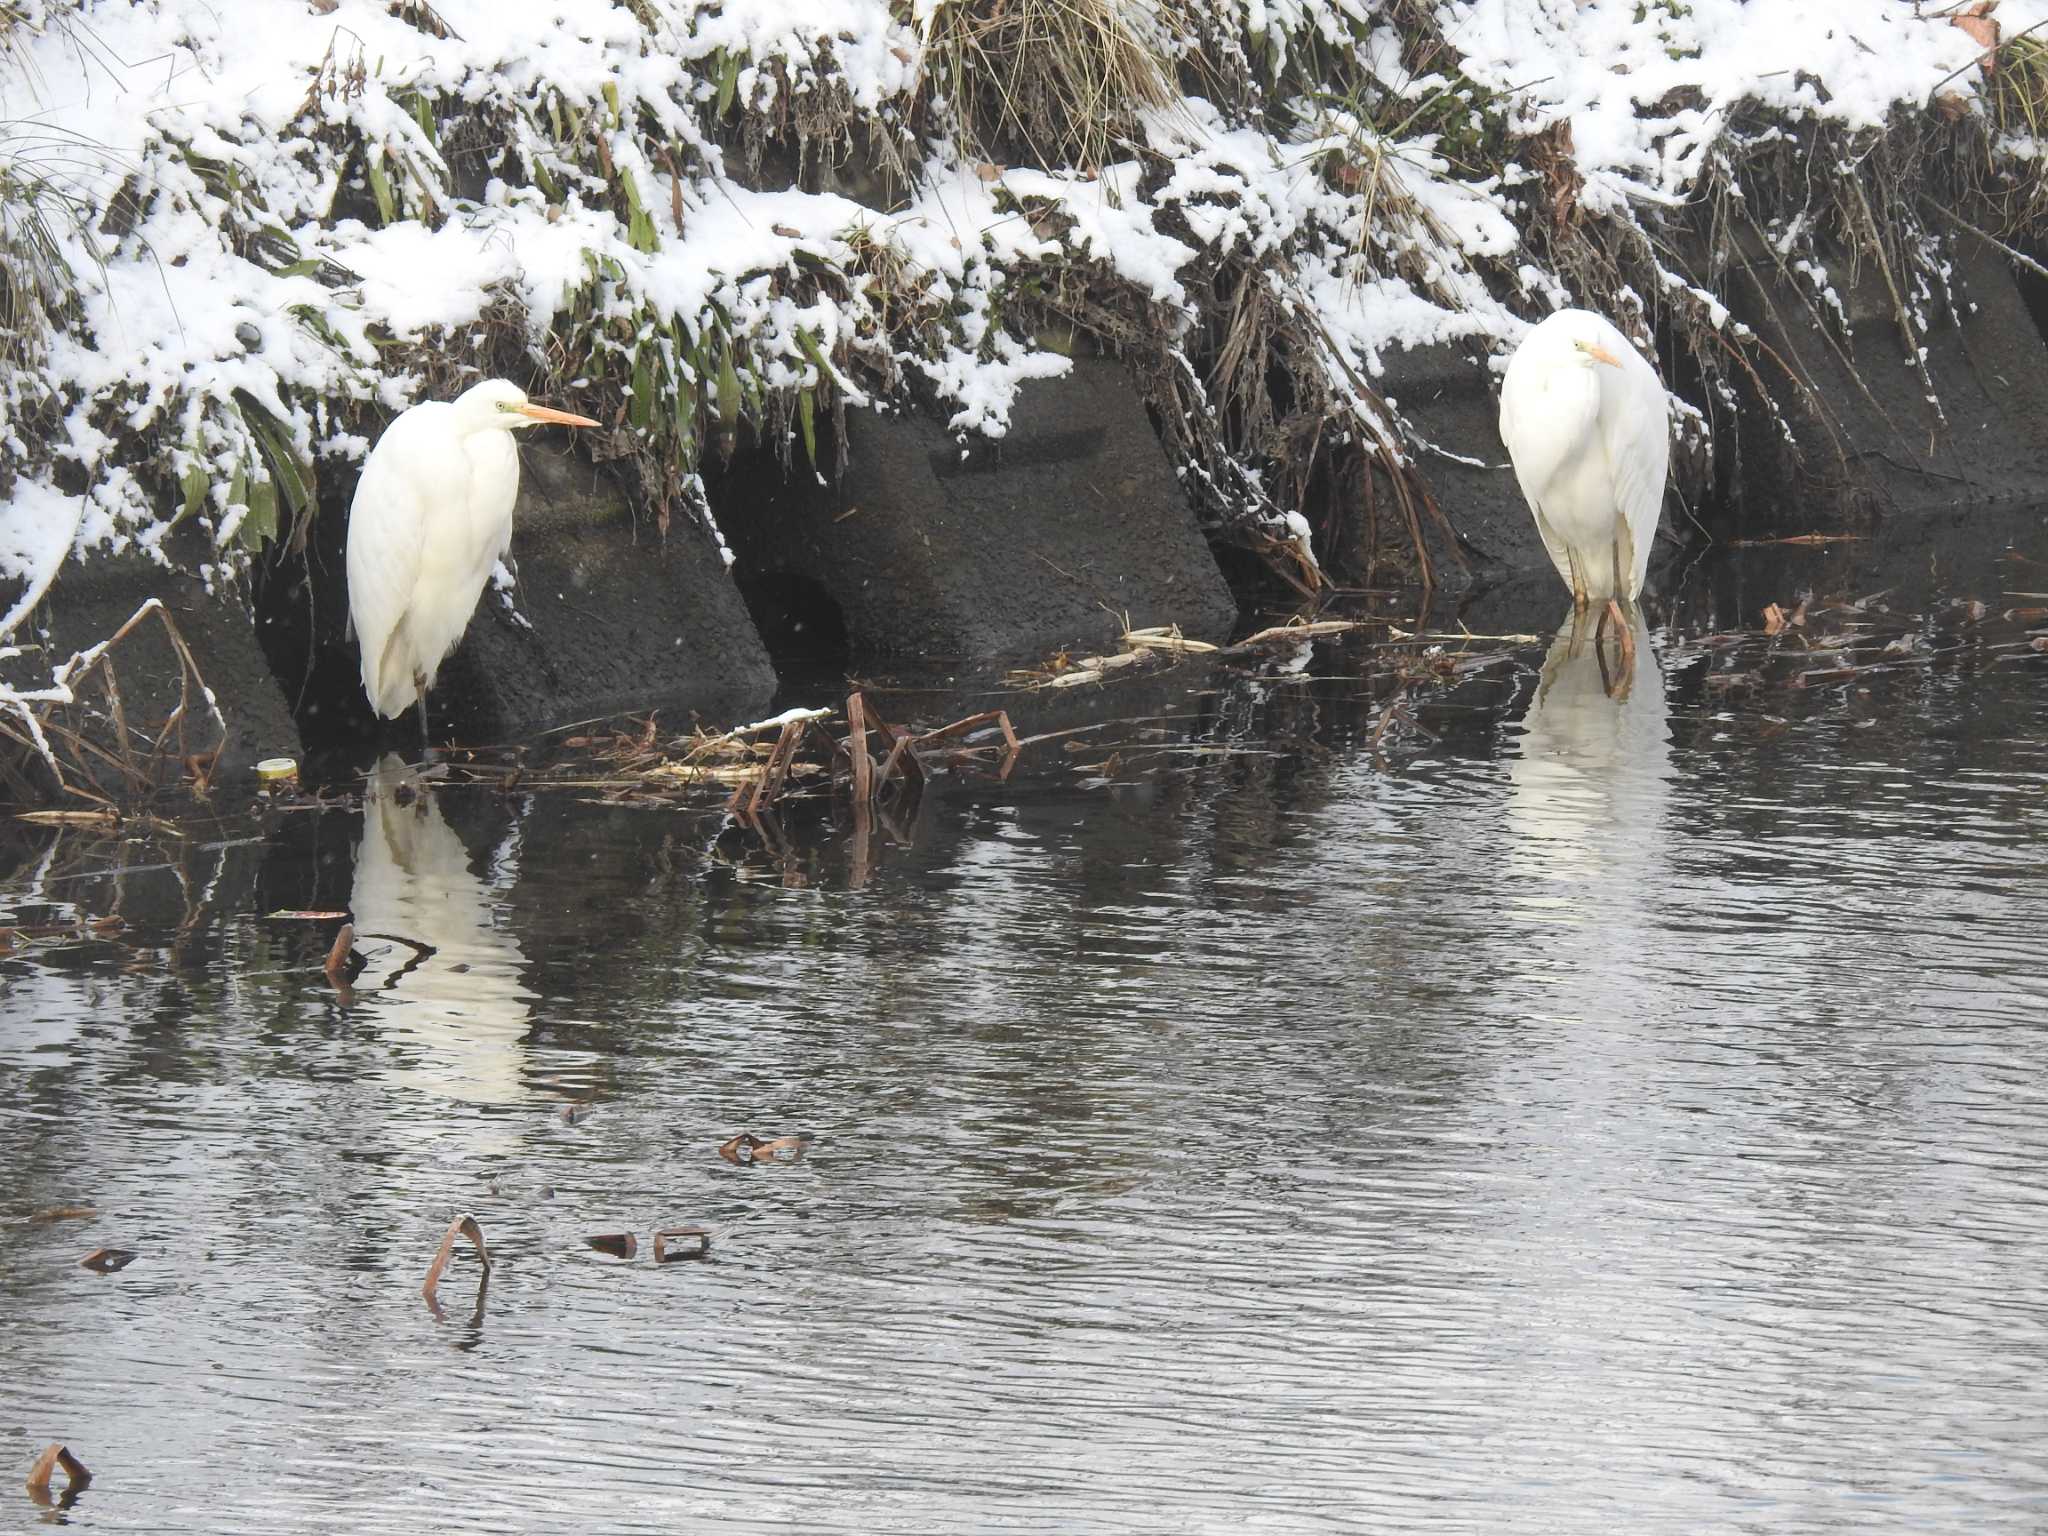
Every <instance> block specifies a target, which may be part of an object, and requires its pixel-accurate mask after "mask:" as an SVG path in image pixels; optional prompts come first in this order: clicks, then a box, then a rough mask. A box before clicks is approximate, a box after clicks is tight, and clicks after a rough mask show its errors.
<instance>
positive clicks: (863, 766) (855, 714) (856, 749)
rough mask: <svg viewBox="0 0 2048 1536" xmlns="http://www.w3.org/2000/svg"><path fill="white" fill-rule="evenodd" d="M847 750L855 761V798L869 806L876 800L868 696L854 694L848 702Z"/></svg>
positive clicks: (849, 697)
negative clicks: (871, 757)
mask: <svg viewBox="0 0 2048 1536" xmlns="http://www.w3.org/2000/svg"><path fill="white" fill-rule="evenodd" d="M846 750H847V753H848V755H849V756H851V757H852V759H853V798H854V801H855V803H856V804H859V805H867V804H869V803H871V802H872V801H873V800H874V798H875V765H874V762H873V761H872V760H871V759H870V758H869V757H868V717H867V695H865V694H862V693H854V694H851V695H849V696H848V698H847V700H846Z"/></svg>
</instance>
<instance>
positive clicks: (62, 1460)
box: [28, 1445, 92, 1504]
mask: <svg viewBox="0 0 2048 1536" xmlns="http://www.w3.org/2000/svg"><path fill="white" fill-rule="evenodd" d="M59 1467H62V1468H63V1469H64V1491H65V1492H66V1493H67V1494H73V1493H77V1492H79V1491H80V1490H81V1489H83V1488H84V1487H85V1485H86V1484H88V1483H90V1482H91V1481H92V1473H91V1471H90V1470H89V1469H88V1468H87V1467H86V1465H85V1463H84V1462H82V1461H80V1460H79V1459H78V1458H77V1457H76V1456H74V1455H72V1454H71V1450H70V1448H69V1447H68V1446H63V1445H52V1446H50V1447H48V1448H47V1449H46V1450H45V1451H44V1452H43V1454H42V1455H40V1456H38V1457H37V1458H36V1460H35V1465H34V1466H32V1467H30V1468H29V1469H28V1496H29V1497H30V1498H32V1499H34V1500H35V1501H36V1502H37V1503H38V1504H48V1503H49V1502H50V1479H51V1478H52V1477H53V1476H54V1475H55V1474H56V1471H57V1469H58V1468H59Z"/></svg>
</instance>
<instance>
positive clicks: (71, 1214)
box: [28, 1205, 100, 1226]
mask: <svg viewBox="0 0 2048 1536" xmlns="http://www.w3.org/2000/svg"><path fill="white" fill-rule="evenodd" d="M99 1213H100V1208H99V1207H98V1206H96V1205H46V1206H44V1207H43V1208H42V1209H41V1210H39V1211H31V1212H30V1213H29V1218H28V1219H29V1223H30V1225H32V1226H43V1225H45V1224H47V1223H49V1222H53V1221H90V1220H91V1219H92V1218H93V1217H95V1216H97V1215H99Z"/></svg>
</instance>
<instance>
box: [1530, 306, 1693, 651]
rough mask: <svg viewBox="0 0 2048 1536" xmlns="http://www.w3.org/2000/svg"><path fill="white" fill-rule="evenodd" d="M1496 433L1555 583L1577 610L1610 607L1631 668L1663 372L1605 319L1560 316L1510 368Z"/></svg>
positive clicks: (1662, 435) (1660, 450)
mask: <svg viewBox="0 0 2048 1536" xmlns="http://www.w3.org/2000/svg"><path fill="white" fill-rule="evenodd" d="M1500 435H1501V440H1502V441H1503V442H1505V443H1506V444H1507V446H1508V457H1509V458H1510V459H1511V460H1513V461H1514V466H1515V479H1516V480H1517V481H1519V482H1520V484H1521V487H1522V495H1523V496H1524V497H1526V498H1527V499H1528V502H1529V510H1530V511H1532V512H1533V513H1535V514H1536V531H1537V532H1538V533H1539V534H1541V535H1542V536H1543V547H1544V548H1545V549H1546V550H1548V551H1549V552H1550V560H1551V563H1552V564H1553V565H1555V566H1556V567H1557V573H1558V575H1560V576H1562V577H1563V578H1564V579H1565V584H1566V585H1567V586H1569V587H1570V588H1571V589H1572V602H1573V603H1574V604H1576V605H1577V606H1578V607H1579V608H1580V609H1584V608H1585V607H1586V606H1587V605H1588V604H1590V603H1605V604H1606V611H1605V612H1604V613H1603V614H1602V615H1601V623H1600V627H1601V628H1602V629H1604V628H1605V627H1606V625H1607V622H1608V620H1609V619H1612V620H1613V622H1614V624H1615V625H1616V627H1617V629H1618V631H1619V634H1620V638H1621V647H1622V655H1623V659H1624V664H1626V663H1628V662H1631V661H1633V660H1634V657H1635V626H1634V625H1633V624H1631V623H1629V622H1628V620H1627V618H1626V617H1625V616H1624V615H1623V612H1622V605H1623V604H1627V605H1629V606H1630V607H1633V605H1634V603H1635V600H1636V595H1637V594H1638V593H1640V592H1641V591H1642V589H1643V577H1644V576H1645V574H1646V573H1647V572H1648V570H1649V567H1650V545H1651V543H1652V542H1653V541H1654V540H1655V538H1656V536H1657V514H1658V512H1659V511H1660V510H1661V509H1662V507H1663V505H1664V476H1665V472H1666V470H1667V469H1668V468H1669V466H1670V463H1671V425H1670V403H1669V400H1668V398H1667V397H1666V395H1665V393H1664V383H1663V380H1661V379H1659V378H1658V377H1657V370H1656V369H1654V368H1652V367H1651V366H1650V365H1649V364H1648V363H1646V362H1644V361H1643V358H1642V355H1641V354H1640V353H1638V352H1637V351H1636V349H1635V348H1634V347H1632V346H1630V345H1629V341H1628V338H1627V337H1626V336H1624V335H1622V334H1621V332H1620V331H1618V330H1616V329H1615V328H1614V326H1612V325H1610V324H1609V323H1608V322H1607V321H1606V320H1604V319H1602V318H1601V317H1600V316H1599V315H1596V314H1593V313H1592V312H1591V311H1590V310H1584V309H1561V310H1559V311H1558V312H1557V313H1556V314H1554V315H1552V316H1551V317H1550V318H1549V319H1547V320H1545V321H1544V322H1543V323H1542V324H1540V325H1538V326H1536V327H1535V328H1534V329H1533V330H1531V331H1530V332H1529V334H1528V335H1527V336H1526V337H1524V338H1523V339H1522V344H1521V345H1520V346H1519V347H1517V348H1515V355H1514V356H1513V357H1511V358H1510V359H1509V360H1508V371H1507V377H1506V378H1505V379H1504V380H1503V381H1502V383H1501V391H1500Z"/></svg>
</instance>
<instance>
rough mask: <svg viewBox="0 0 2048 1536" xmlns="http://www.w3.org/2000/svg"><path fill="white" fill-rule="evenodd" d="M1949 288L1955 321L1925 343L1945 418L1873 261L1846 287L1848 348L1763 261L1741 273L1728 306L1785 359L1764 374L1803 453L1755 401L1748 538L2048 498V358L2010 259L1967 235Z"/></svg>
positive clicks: (1745, 470) (1755, 258) (1745, 431)
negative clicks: (1779, 528)
mask: <svg viewBox="0 0 2048 1536" xmlns="http://www.w3.org/2000/svg"><path fill="white" fill-rule="evenodd" d="M1836 265H1837V268H1838V270H1842V271H1846V270H1847V269H1848V266H1849V264H1848V262H1847V261H1846V260H1844V261H1842V262H1839V263H1837V264H1836ZM1954 282H1955V288H1956V296H1957V308H1958V309H1959V310H1961V311H1962V316H1961V323H1960V324H1956V323H1952V322H1950V321H1949V320H1948V319H1947V317H1946V316H1945V315H1943V316H1941V317H1940V318H1938V319H1936V320H1935V321H1934V323H1933V324H1931V326H1930V327H1929V329H1928V330H1927V331H1926V333H1925V334H1924V336H1922V337H1921V341H1922V344H1923V345H1924V347H1925V361H1926V369H1927V375H1928V378H1929V379H1931V380H1932V382H1933V385H1934V393H1935V396H1936V397H1937V399H1938V401H1939V408H1938V409H1937V407H1936V405H1935V403H1934V402H1932V401H1930V400H1929V399H1928V398H1927V394H1928V391H1927V382H1926V380H1923V379H1922V377H1921V373H1920V370H1919V368H1917V367H1915V366H1914V360H1913V358H1912V357H1911V356H1910V355H1909V353H1908V351H1907V348H1906V343H1905V340H1904V338H1903V336H1902V334H1901V332H1900V329H1899V325H1898V320H1897V313H1896V310H1897V306H1896V305H1895V304H1894V302H1893V298H1892V290H1891V287H1890V285H1888V284H1887V282H1886V279H1885V274H1884V272H1883V271H1882V270H1881V269H1880V268H1879V267H1878V266H1877V265H1876V263H1874V262H1871V261H1868V260H1866V261H1865V262H1864V263H1863V264H1862V267H1861V270H1860V272H1859V274H1858V277H1857V279H1856V281H1855V282H1854V283H1853V284H1850V285H1849V286H1847V287H1846V288H1845V289H1842V290H1838V297H1839V299H1840V301H1841V304H1842V308H1843V310H1844V312H1845V314H1846V317H1847V320H1848V324H1849V328H1850V332H1851V334H1850V335H1849V337H1848V338H1847V339H1846V340H1844V339H1842V338H1841V337H1840V336H1839V335H1838V334H1837V333H1836V332H1835V331H1834V330H1832V329H1830V328H1829V327H1828V326H1826V325H1824V324H1823V323H1822V321H1821V313H1822V311H1823V310H1824V309H1825V308H1826V304H1825V300H1816V299H1814V298H1813V297H1812V295H1811V294H1810V293H1809V292H1807V291H1806V290H1805V289H1804V287H1803V285H1802V284H1801V283H1800V282H1798V281H1797V280H1795V279H1793V278H1791V277H1788V276H1787V275H1786V274H1785V273H1783V272H1782V271H1781V270H1780V269H1779V268H1778V267H1777V265H1776V264H1775V263H1773V262H1772V261H1771V260H1770V259H1769V257H1768V255H1767V254H1765V253H1760V252H1752V253H1751V259H1750V260H1749V261H1748V262H1747V263H1746V264H1745V265H1743V266H1740V267H1738V268H1734V269H1732V270H1731V272H1730V276H1729V284H1728V299H1729V304H1730V307H1731V309H1732V310H1733V311H1734V313H1735V315H1736V316H1737V317H1738V318H1739V319H1741V320H1743V321H1745V322H1747V323H1748V324H1749V325H1750V326H1751V327H1752V328H1753V329H1754V330H1755V331H1756V332H1757V334H1758V335H1759V336H1760V337H1761V338H1762V339H1763V341H1764V343H1765V344H1766V345H1767V346H1768V347H1769V348H1770V349H1771V350H1772V352H1774V353H1776V354H1777V358H1778V359H1782V363H1780V362H1778V361H1775V360H1773V359H1771V358H1769V357H1766V358H1765V359H1764V360H1763V361H1762V362H1760V363H1759V368H1760V369H1761V370H1762V373H1763V384H1764V387H1765V388H1766V389H1768V390H1769V391H1770V392H1771V393H1772V395H1773V397H1774V398H1775V399H1776V401H1777V403H1778V405H1779V407H1780V408H1781V409H1782V410H1783V411H1784V412H1785V415H1786V418H1787V420H1788V421H1789V423H1790V425H1791V428H1792V431H1793V433H1794V435H1795V436H1796V437H1797V439H1798V442H1799V446H1800V450H1801V451H1800V452H1799V453H1797V454H1795V453H1794V452H1793V450H1792V448H1791V446H1790V445H1789V444H1787V443H1786V442H1785V440H1784V437H1783V434H1782V433H1781V432H1780V431H1779V429H1778V427H1777V424H1776V423H1775V422H1774V421H1773V420H1772V419H1771V416H1770V413H1769V411H1768V410H1766V409H1764V408H1763V407H1762V402H1760V401H1757V400H1754V399H1752V400H1749V401H1746V402H1745V409H1744V410H1743V411H1742V413H1741V447H1742V472H1741V475H1740V480H1739V484H1738V486H1737V488H1736V494H1737V502H1738V507H1739V511H1740V513H1741V515H1742V519H1743V522H1744V524H1745V525H1746V526H1757V525H1759V524H1761V523H1763V522H1766V521H1770V522H1785V523H1786V524H1787V526H1789V524H1790V523H1791V522H1799V523H1801V525H1802V526H1804V524H1806V523H1810V522H1812V521H1814V520H1815V519H1816V518H1817V517H1827V516H1837V517H1838V516H1839V515H1840V514H1841V513H1842V512H1844V511H1846V510H1850V509H1856V508H1865V509H1870V510H1879V511H1886V512H1893V513H1904V514H1916V513H1925V512H1931V511H1938V510H1941V509H1944V508H1949V507H1954V506H1957V505H1967V504H1972V503H1982V502H2000V501H2012V502H2018V501H2033V502H2040V501H2048V434H2044V433H2043V431H2042V427H2041V424H2042V422H2043V421H2048V346H2044V345H2043V344H2042V339H2041V333H2040V331H2039V330H2038V329H2037V328H2036V326H2035V325H2034V322H2033V319H2032V317H2031V315H2030V314H2029V312H2028V309H2027V305H2026V302H2025V300H2024V299H2023V298H2022V297H2021V294H2020V291H2019V288H2018V286H2017V285H2016V284H2015V282H2014V280H2013V275H2012V271H2011V269H2010V267H2009V266H2008V265H2007V263H2006V260H2005V258H2004V257H2003V256H2002V255H2000V254H1998V253H1997V252H1995V251H1992V250H1990V249H1989V248H1987V247H1986V246H1985V245H1984V244H1983V243H1982V242H1981V241H1978V240H1976V239H1975V238H1974V237H1971V236H1967V235H1965V236H1962V237H1960V238H1959V241H1958V246H1957V250H1956V260H1955V267H1954ZM1922 307H1924V308H1927V309H1929V310H1934V309H1935V308H1936V306H1935V305H1933V304H1926V305H1923V306H1922Z"/></svg>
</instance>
